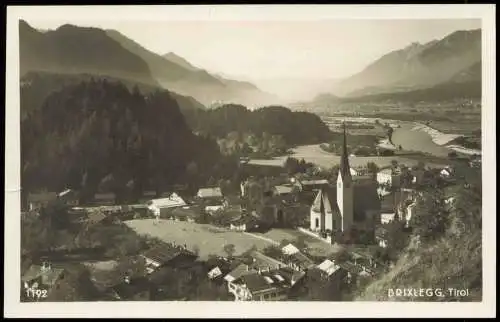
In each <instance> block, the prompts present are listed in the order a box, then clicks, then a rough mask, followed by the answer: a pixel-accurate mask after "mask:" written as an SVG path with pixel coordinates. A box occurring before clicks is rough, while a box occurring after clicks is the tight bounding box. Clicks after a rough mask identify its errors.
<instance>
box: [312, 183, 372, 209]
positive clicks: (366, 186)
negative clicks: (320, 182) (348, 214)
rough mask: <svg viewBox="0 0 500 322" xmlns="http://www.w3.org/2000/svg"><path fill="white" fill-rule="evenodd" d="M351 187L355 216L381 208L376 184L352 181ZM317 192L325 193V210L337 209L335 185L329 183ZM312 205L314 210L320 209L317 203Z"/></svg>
mask: <svg viewBox="0 0 500 322" xmlns="http://www.w3.org/2000/svg"><path fill="white" fill-rule="evenodd" d="M353 188H354V196H353V198H354V200H353V207H354V209H353V210H354V217H355V218H360V217H364V214H365V212H366V211H367V210H377V211H379V210H380V209H381V201H380V199H379V196H378V193H377V186H376V184H371V183H363V184H357V183H356V182H354V185H353ZM318 193H326V195H327V197H328V201H327V203H325V204H324V207H326V208H327V209H326V210H327V211H329V210H331V211H332V212H333V213H335V212H338V211H339V209H338V205H337V187H336V186H335V185H329V186H327V187H324V188H323V189H322V190H321V191H320V192H318ZM330 205H331V206H330ZM313 207H315V208H317V209H316V210H318V211H320V210H319V209H320V205H319V204H317V205H316V204H313ZM328 208H330V209H328Z"/></svg>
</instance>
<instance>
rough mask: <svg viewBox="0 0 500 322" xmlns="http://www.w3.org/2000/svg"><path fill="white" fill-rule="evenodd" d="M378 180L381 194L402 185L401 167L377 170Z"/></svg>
mask: <svg viewBox="0 0 500 322" xmlns="http://www.w3.org/2000/svg"><path fill="white" fill-rule="evenodd" d="M377 182H378V184H379V186H380V187H381V188H380V189H379V194H382V195H386V194H389V193H390V190H391V189H394V188H395V189H397V188H399V187H401V169H400V168H399V167H390V168H386V169H382V170H380V171H379V172H377Z"/></svg>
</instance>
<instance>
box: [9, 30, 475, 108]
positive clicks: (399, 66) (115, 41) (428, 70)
mask: <svg viewBox="0 0 500 322" xmlns="http://www.w3.org/2000/svg"><path fill="white" fill-rule="evenodd" d="M19 43H20V72H21V76H22V77H23V76H25V75H27V74H28V73H29V72H46V73H53V74H64V75H75V74H86V75H96V76H102V77H110V78H114V79H119V80H124V81H125V82H129V83H130V82H131V83H138V84H141V86H151V87H154V88H163V89H168V90H169V91H170V92H171V93H172V94H173V95H174V96H176V98H177V99H181V100H183V101H184V104H183V105H185V106H187V105H192V106H201V105H205V106H207V107H213V106H218V105H222V104H225V103H237V104H242V105H246V106H249V107H251V108H252V107H258V106H264V105H273V104H276V103H278V102H280V101H281V99H279V98H278V97H277V96H275V95H273V94H269V93H267V92H265V91H263V90H261V89H260V88H259V87H257V86H256V85H254V84H253V81H249V80H244V81H243V79H244V78H242V80H236V79H234V77H228V76H226V75H222V74H220V73H217V72H212V71H210V72H209V71H207V70H205V69H203V68H201V67H198V66H194V65H193V64H191V63H190V62H189V61H187V60H186V59H184V58H183V57H181V56H179V55H177V54H175V53H173V52H169V53H166V54H163V55H160V54H157V53H154V52H152V51H150V50H148V49H146V48H144V47H143V46H141V45H140V44H138V43H137V42H135V41H134V40H132V39H130V38H128V37H126V36H125V35H123V34H121V33H120V32H118V31H116V30H103V29H99V28H89V27H77V26H73V25H69V24H66V25H62V26H60V27H59V28H57V29H55V30H48V31H40V30H37V29H34V28H32V27H31V26H30V25H29V24H28V23H27V22H25V21H23V20H21V21H20V23H19ZM89 48H91V49H92V50H89ZM328 77H329V75H325V80H324V81H323V82H321V81H315V82H307V81H306V82H305V83H304V84H303V85H297V84H298V83H297V82H294V83H293V84H292V85H294V89H293V90H292V92H293V93H298V92H303V94H305V93H309V95H311V96H312V95H315V94H314V93H318V92H319V93H324V94H320V95H317V96H316V98H315V99H314V100H313V102H314V103H336V102H341V101H349V102H352V101H370V100H374V101H379V100H386V99H392V98H393V99H396V100H415V99H417V100H418V99H420V98H422V99H423V100H425V99H427V98H429V99H431V100H440V99H449V98H454V97H478V96H479V97H480V95H481V30H480V29H476V30H460V31H455V32H453V33H451V34H449V35H447V36H446V37H444V38H442V39H437V40H433V41H430V42H428V43H424V44H420V43H411V44H410V45H408V46H407V47H405V48H402V49H399V50H395V51H392V52H390V53H387V54H386V55H384V56H382V57H380V58H379V59H377V60H376V61H374V62H373V63H372V64H370V65H368V66H367V67H366V68H364V69H363V70H362V71H361V72H359V73H357V74H355V75H352V76H350V77H347V78H344V79H336V80H335V81H333V80H332V79H331V77H330V78H328ZM279 83H280V84H279V85H280V86H278V87H283V86H285V87H287V85H286V83H284V82H283V81H280V82H279ZM306 83H307V84H306ZM259 84H260V83H259ZM288 87H290V86H288ZM312 87H314V88H315V89H313V88H312ZM299 89H301V90H302V91H300V90H299ZM306 89H307V90H306ZM464 90H465V91H464ZM187 102H191V103H190V104H187Z"/></svg>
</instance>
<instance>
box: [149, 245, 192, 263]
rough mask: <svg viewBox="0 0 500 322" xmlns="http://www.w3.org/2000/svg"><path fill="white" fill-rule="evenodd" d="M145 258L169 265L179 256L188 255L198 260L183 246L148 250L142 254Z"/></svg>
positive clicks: (166, 246) (167, 246) (168, 246)
mask: <svg viewBox="0 0 500 322" xmlns="http://www.w3.org/2000/svg"><path fill="white" fill-rule="evenodd" d="M142 255H143V256H144V257H146V258H149V259H152V260H154V261H156V262H159V263H167V262H169V261H171V260H172V259H174V258H176V257H178V256H179V255H187V256H189V257H192V258H193V260H194V259H196V255H195V254H194V253H192V252H190V251H189V250H187V249H185V248H184V247H182V246H173V245H165V246H159V247H155V248H152V249H149V250H147V251H146V252H144V253H143V254H142Z"/></svg>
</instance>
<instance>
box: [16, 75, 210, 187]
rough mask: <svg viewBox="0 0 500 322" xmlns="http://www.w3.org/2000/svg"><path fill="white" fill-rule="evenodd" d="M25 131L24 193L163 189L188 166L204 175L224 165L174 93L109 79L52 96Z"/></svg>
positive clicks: (33, 114) (183, 174)
mask: <svg viewBox="0 0 500 322" xmlns="http://www.w3.org/2000/svg"><path fill="white" fill-rule="evenodd" d="M23 97H25V96H23ZM22 101H23V100H22ZM21 133H22V135H21V154H22V186H23V189H24V190H25V191H33V190H37V189H42V188H45V189H55V190H60V189H63V188H65V187H74V188H77V189H78V188H81V189H82V192H83V195H85V193H88V194H92V193H94V192H95V191H98V190H103V191H104V190H107V191H114V192H116V193H118V194H119V195H122V196H123V195H125V191H121V190H122V189H125V187H128V188H130V190H131V192H130V193H134V192H135V193H140V192H141V191H142V190H143V189H146V188H149V189H156V190H157V191H161V190H162V189H165V188H167V187H168V186H169V185H172V184H176V183H182V182H184V181H185V180H186V177H187V174H186V172H189V171H187V168H188V167H187V166H186V165H191V167H190V168H191V174H193V170H192V169H193V168H195V169H196V173H207V172H211V171H212V169H213V166H214V165H216V164H217V163H218V162H220V153H219V149H218V147H217V144H216V142H215V141H214V140H212V139H210V138H207V137H205V136H197V135H194V134H193V133H192V131H191V130H190V129H189V127H188V126H187V124H186V122H185V119H184V116H183V115H182V113H181V112H180V109H179V106H178V104H177V102H176V100H175V99H174V98H173V97H172V95H171V94H170V93H169V92H167V91H155V92H151V93H147V94H142V93H141V92H140V91H139V90H138V88H135V89H133V90H129V89H128V88H127V87H126V86H125V85H124V84H122V83H118V82H110V81H107V80H105V79H104V80H103V79H98V80H94V79H90V80H89V81H85V82H81V83H79V84H75V85H69V86H65V87H64V88H63V89H61V90H59V91H56V92H54V93H52V94H50V95H48V97H47V98H46V99H45V100H44V101H43V103H42V104H41V106H40V108H37V109H33V110H31V111H28V112H27V113H26V115H25V118H24V119H23V120H22V122H21ZM104 183H105V184H104ZM121 192H123V193H121Z"/></svg>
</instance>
